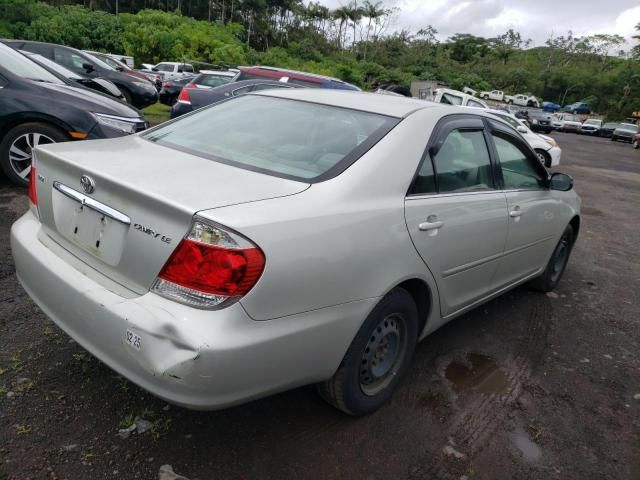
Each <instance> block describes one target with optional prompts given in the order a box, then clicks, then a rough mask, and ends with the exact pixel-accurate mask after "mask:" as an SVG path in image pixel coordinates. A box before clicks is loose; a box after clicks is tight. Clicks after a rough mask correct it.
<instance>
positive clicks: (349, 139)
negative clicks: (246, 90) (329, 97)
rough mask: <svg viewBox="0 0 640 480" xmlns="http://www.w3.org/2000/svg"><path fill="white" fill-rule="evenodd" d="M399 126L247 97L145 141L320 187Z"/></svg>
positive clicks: (336, 111) (175, 124) (331, 110)
mask: <svg viewBox="0 0 640 480" xmlns="http://www.w3.org/2000/svg"><path fill="white" fill-rule="evenodd" d="M397 122H398V120H397V119H395V118H391V117H387V116H384V115H378V114H374V113H368V112H361V111H356V110H349V109H345V108H339V107H333V106H327V105H319V104H315V103H309V102H302V101H297V100H289V99H282V98H271V97H262V96H258V95H245V96H242V97H237V98H235V99H232V100H228V101H225V102H221V103H218V104H215V105H212V106H211V107H209V108H206V109H204V110H201V111H199V112H197V113H195V114H193V115H188V116H186V117H183V118H181V119H180V120H178V121H175V122H171V123H169V124H167V125H164V126H161V127H159V128H157V129H154V130H151V131H149V132H148V133H146V134H143V137H144V138H146V139H148V140H150V141H153V142H158V143H161V144H162V145H166V146H168V147H172V148H176V149H178V150H183V151H186V152H189V153H193V154H195V155H198V156H201V157H204V158H208V159H211V160H214V161H219V162H222V163H227V164H231V165H234V166H238V167H241V168H246V169H248V170H254V171H258V172H262V173H267V174H270V175H275V176H280V177H285V178H290V179H293V180H300V181H305V182H314V181H320V180H324V179H327V178H331V177H333V176H335V175H338V174H339V173H340V172H342V171H343V170H344V169H346V168H347V167H348V166H349V165H351V164H352V163H353V162H355V161H356V160H357V159H358V158H359V157H360V156H361V155H362V154H364V153H365V152H366V151H367V150H368V149H369V148H371V146H373V145H374V144H375V143H376V142H378V140H380V139H381V138H382V137H383V136H384V135H386V134H387V133H388V132H389V130H391V129H392V128H393V126H394V125H395V124H396V123H397Z"/></svg>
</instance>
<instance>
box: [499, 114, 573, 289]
mask: <svg viewBox="0 0 640 480" xmlns="http://www.w3.org/2000/svg"><path fill="white" fill-rule="evenodd" d="M491 125H492V131H491V135H490V137H491V143H492V144H493V147H494V148H495V155H496V158H497V159H498V166H499V172H500V175H501V182H502V184H503V188H504V194H505V196H506V200H507V207H508V212H509V213H508V225H509V227H508V235H507V243H506V246H505V251H504V256H503V258H502V259H501V261H500V265H499V267H498V271H497V273H496V277H495V284H496V288H501V287H503V286H506V285H509V284H512V283H514V282H517V281H518V280H521V279H524V278H526V277H528V276H530V275H532V274H533V273H535V272H536V271H538V270H540V269H541V268H542V267H543V266H544V265H545V264H546V262H547V260H548V259H549V256H550V254H551V251H552V249H553V247H554V245H555V242H556V236H557V235H558V234H559V232H560V231H561V226H560V223H562V219H560V218H558V214H557V212H558V200H557V199H555V198H554V195H553V192H551V191H550V190H549V189H548V188H547V176H548V174H547V171H546V169H545V168H544V167H543V166H542V164H541V163H540V161H539V160H537V158H536V156H535V154H534V153H533V152H532V150H531V148H530V147H529V146H528V145H526V144H525V143H524V142H523V141H522V140H521V139H520V138H518V137H516V135H515V134H513V133H512V132H511V131H510V130H508V129H507V128H506V127H504V126H502V125H500V124H498V123H497V122H491Z"/></svg>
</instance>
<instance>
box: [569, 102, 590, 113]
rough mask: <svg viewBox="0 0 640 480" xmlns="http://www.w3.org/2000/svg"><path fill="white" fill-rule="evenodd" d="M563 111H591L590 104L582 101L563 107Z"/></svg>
mask: <svg viewBox="0 0 640 480" xmlns="http://www.w3.org/2000/svg"><path fill="white" fill-rule="evenodd" d="M564 111H565V112H569V113H583V114H584V113H591V105H589V104H588V103H584V102H576V103H572V104H571V105H566V106H565V107H564Z"/></svg>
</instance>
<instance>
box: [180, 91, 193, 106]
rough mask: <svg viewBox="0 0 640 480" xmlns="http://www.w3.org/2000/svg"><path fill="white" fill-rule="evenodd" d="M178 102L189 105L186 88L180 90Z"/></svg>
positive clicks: (189, 99) (189, 98)
mask: <svg viewBox="0 0 640 480" xmlns="http://www.w3.org/2000/svg"><path fill="white" fill-rule="evenodd" d="M178 102H180V103H187V104H189V105H191V97H190V96H189V92H187V89H186V88H183V89H182V90H180V95H178Z"/></svg>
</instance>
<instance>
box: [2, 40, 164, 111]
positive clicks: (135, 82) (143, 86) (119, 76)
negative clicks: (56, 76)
mask: <svg viewBox="0 0 640 480" xmlns="http://www.w3.org/2000/svg"><path fill="white" fill-rule="evenodd" d="M2 42H3V43H5V44H7V45H9V46H10V47H13V48H15V49H18V50H27V51H28V52H33V53H38V54H40V55H42V56H43V57H45V58H48V59H49V60H53V61H54V62H56V63H58V64H60V65H62V66H63V67H66V68H68V69H69V70H71V71H72V72H75V73H77V74H79V75H82V76H89V77H91V78H93V77H102V78H106V79H107V80H110V81H111V82H113V83H114V84H115V85H116V86H117V87H118V89H119V90H120V91H121V92H122V94H123V95H124V97H125V99H126V100H127V103H130V104H131V105H133V106H134V107H137V108H144V107H147V106H149V105H151V104H154V103H156V102H157V101H158V91H157V90H156V88H155V86H154V85H153V84H152V83H151V82H150V81H148V80H144V79H141V78H135V77H132V76H130V75H126V74H125V73H122V72H119V71H117V70H115V69H113V68H111V67H110V66H109V65H107V64H106V63H105V62H103V61H102V60H100V59H99V58H97V57H95V56H93V55H91V54H90V53H86V52H83V51H81V50H77V49H75V48H71V47H65V46H63V45H56V44H55V43H42V42H31V41H25V40H2Z"/></svg>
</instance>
